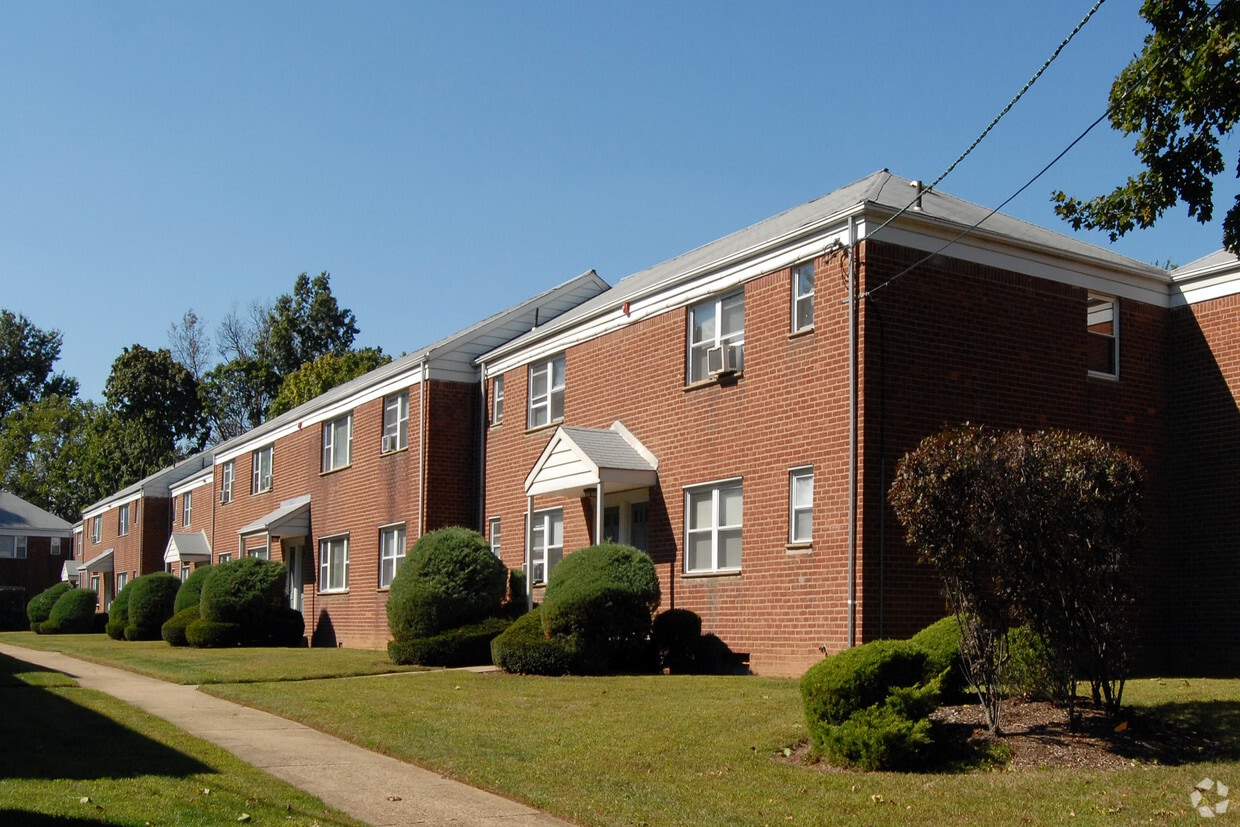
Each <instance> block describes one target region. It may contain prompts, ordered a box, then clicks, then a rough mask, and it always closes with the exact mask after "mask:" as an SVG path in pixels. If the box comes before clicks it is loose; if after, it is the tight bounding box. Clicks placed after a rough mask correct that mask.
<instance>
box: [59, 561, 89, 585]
mask: <svg viewBox="0 0 1240 827" xmlns="http://www.w3.org/2000/svg"><path fill="white" fill-rule="evenodd" d="M84 568H86V566H85V565H83V564H82V563H79V562H78V561H76V560H66V561H65V564H64V565H63V566H61V567H60V579H61V580H64V581H66V582H68V583H72V584H73V585H75V586H76V585H78V580H79V579H80V578H81V575H82V569H84Z"/></svg>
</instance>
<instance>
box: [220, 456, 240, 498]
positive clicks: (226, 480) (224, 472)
mask: <svg viewBox="0 0 1240 827" xmlns="http://www.w3.org/2000/svg"><path fill="white" fill-rule="evenodd" d="M236 475H237V466H236V464H235V463H234V462H233V461H232V460H231V459H230V460H229V461H228V462H226V463H224V466H223V467H222V468H220V502H222V503H229V502H232V488H233V478H234V477H235V476H236Z"/></svg>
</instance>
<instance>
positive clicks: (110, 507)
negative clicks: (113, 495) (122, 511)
mask: <svg viewBox="0 0 1240 827" xmlns="http://www.w3.org/2000/svg"><path fill="white" fill-rule="evenodd" d="M140 499H142V492H141V491H139V492H138V493H136V494H133V495H131V496H129V497H125V498H124V499H122V500H114V501H112V502H110V503H107V504H106V505H101V506H99V507H97V508H92V509H91V510H90V511H83V512H82V521H83V522H85V521H86V520H93V519H94V518H95V517H98V516H101V515H103V514H106V513H108V512H109V511H115V510H116V509H118V508H120V507H121V506H122V505H128V504H129V503H136V502H137V501H138V500H140Z"/></svg>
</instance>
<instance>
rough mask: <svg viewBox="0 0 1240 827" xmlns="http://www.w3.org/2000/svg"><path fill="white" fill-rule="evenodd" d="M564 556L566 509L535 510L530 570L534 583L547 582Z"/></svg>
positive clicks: (531, 533)
mask: <svg viewBox="0 0 1240 827" xmlns="http://www.w3.org/2000/svg"><path fill="white" fill-rule="evenodd" d="M563 557H564V510H563V509H561V508H549V509H547V510H546V511H535V512H534V523H533V525H532V526H531V528H530V572H531V573H532V576H533V580H531V582H533V583H545V582H547V576H548V575H549V574H551V570H552V569H553V568H555V564H556V563H558V562H560V560H561V558H563Z"/></svg>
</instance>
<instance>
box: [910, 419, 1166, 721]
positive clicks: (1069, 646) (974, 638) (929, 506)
mask: <svg viewBox="0 0 1240 827" xmlns="http://www.w3.org/2000/svg"><path fill="white" fill-rule="evenodd" d="M1140 488H1141V472H1140V468H1139V466H1138V465H1137V463H1136V461H1135V460H1133V459H1132V458H1131V457H1129V456H1128V455H1126V454H1125V453H1123V452H1122V451H1119V450H1118V449H1116V448H1113V447H1112V446H1109V445H1107V444H1106V443H1104V442H1102V441H1101V440H1098V439H1095V438H1092V437H1088V436H1084V435H1081V434H1075V433H1069V432H1066V431H1041V432H1037V433H1032V434H1026V433H1024V432H1022V431H1006V432H1001V431H996V430H993V429H988V428H979V427H973V426H962V427H959V428H951V429H948V430H946V431H943V432H942V433H939V434H935V435H932V436H930V437H927V438H926V439H925V440H923V441H922V443H921V444H920V445H919V446H918V447H917V449H916V450H914V451H912V452H910V453H909V454H908V455H906V456H905V457H904V458H903V459H902V460H901V461H900V464H899V465H898V467H897V470H896V478H895V481H894V482H893V484H892V487H891V491H890V500H891V504H892V507H893V508H894V510H895V512H896V515H897V516H898V517H899V519H900V521H901V522H902V523H903V525H904V527H905V531H906V536H907V539H908V541H909V543H910V545H912V546H913V547H914V548H916V549H917V552H918V555H919V559H921V560H922V561H923V562H928V563H932V564H933V565H934V566H935V567H936V568H937V569H938V571H939V574H940V576H941V577H942V578H943V583H944V588H945V591H946V593H947V598H948V601H949V602H950V604H951V606H952V609H953V611H954V612H955V613H956V615H957V617H958V618H959V619H960V623H961V656H962V659H963V661H964V664H965V667H966V669H967V670H968V671H969V673H970V675H969V677H970V680H971V681H972V682H973V684H974V686H976V687H977V688H978V692H979V697H980V699H981V700H982V702H983V706H984V708H985V709H986V712H987V721H988V723H989V724H990V726H991V728H992V729H997V728H998V724H999V702H1000V694H999V687H1000V685H1001V670H1002V666H1003V662H1004V659H1005V654H1006V649H1005V647H1006V634H1007V632H1008V630H1009V629H1010V628H1011V627H1013V626H1014V625H1017V624H1019V623H1028V624H1029V625H1030V627H1031V628H1032V629H1033V630H1034V631H1036V632H1037V633H1038V634H1040V635H1042V636H1043V637H1044V638H1045V639H1046V641H1047V642H1048V644H1049V645H1050V646H1051V647H1052V648H1053V649H1054V650H1055V652H1056V654H1057V656H1058V657H1059V658H1060V659H1061V660H1062V661H1063V662H1064V663H1065V664H1069V665H1070V669H1071V671H1072V684H1071V685H1073V686H1074V685H1075V679H1076V678H1078V677H1083V678H1088V679H1089V680H1090V681H1091V682H1092V683H1093V685H1094V689H1095V695H1097V696H1101V698H1102V700H1104V701H1105V702H1106V705H1107V708H1108V710H1109V711H1111V712H1112V713H1114V712H1117V711H1118V707H1119V703H1120V700H1121V696H1122V691H1123V679H1124V675H1125V674H1126V669H1127V667H1128V665H1129V664H1128V661H1129V657H1130V653H1131V648H1132V644H1131V639H1132V625H1133V623H1132V621H1133V618H1132V606H1133V601H1132V597H1131V593H1130V588H1129V584H1128V582H1127V576H1126V575H1127V570H1128V555H1129V552H1130V550H1131V548H1132V546H1133V545H1134V543H1135V539H1136V536H1137V530H1138V524H1139V514H1140ZM1072 701H1073V696H1072V695H1071V694H1070V696H1069V703H1070V704H1071V703H1072ZM1069 714H1070V716H1071V714H1072V709H1071V707H1070V708H1069Z"/></svg>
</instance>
